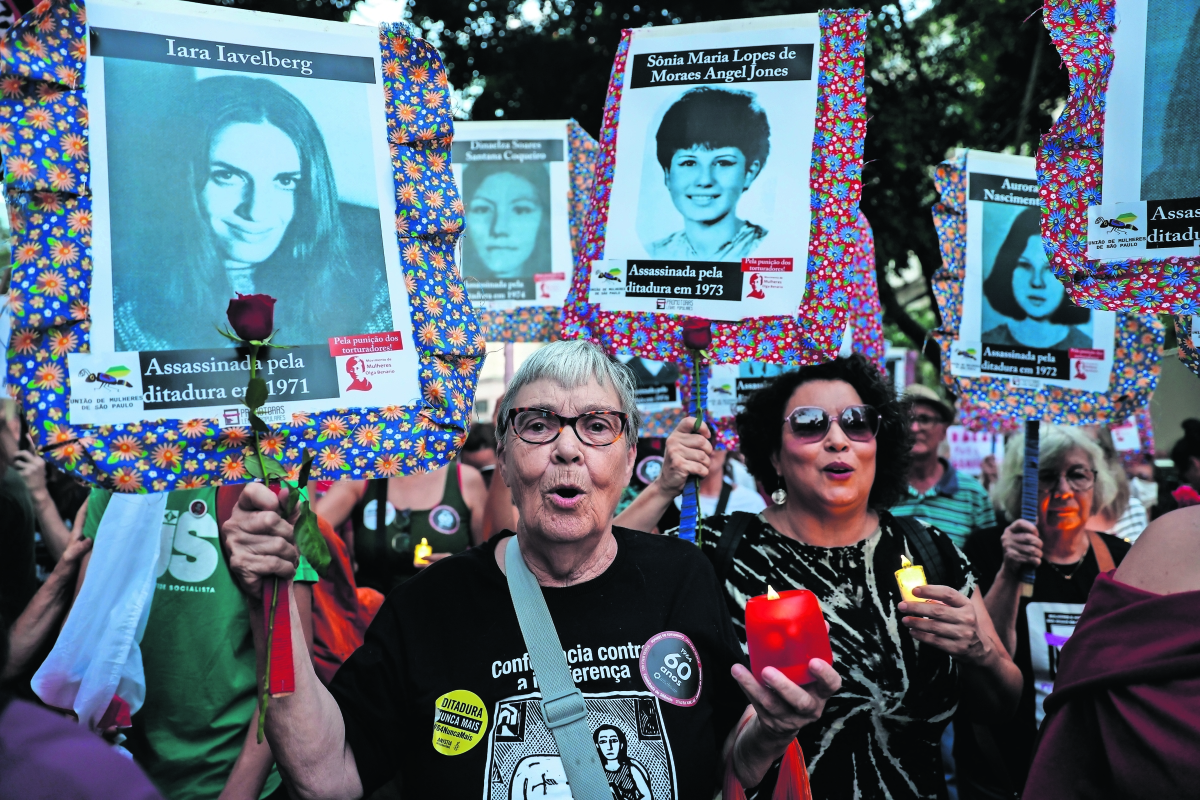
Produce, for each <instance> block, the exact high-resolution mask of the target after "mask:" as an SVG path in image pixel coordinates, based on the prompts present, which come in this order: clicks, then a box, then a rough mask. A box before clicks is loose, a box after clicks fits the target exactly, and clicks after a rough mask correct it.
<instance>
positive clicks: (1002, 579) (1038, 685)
mask: <svg viewBox="0 0 1200 800" xmlns="http://www.w3.org/2000/svg"><path fill="white" fill-rule="evenodd" d="M1024 452H1025V437H1024V436H1023V435H1018V436H1016V437H1015V438H1013V439H1011V440H1010V441H1009V442H1008V444H1007V445H1006V447H1005V458H1004V464H1003V466H1002V467H1001V471H1000V480H999V483H998V484H997V486H996V503H997V505H998V506H1000V510H1001V511H1002V512H1004V514H1006V515H1007V517H1008V519H1009V520H1014V521H1013V522H1011V523H1010V524H1008V525H1007V526H1004V527H996V528H993V529H991V530H987V531H980V532H979V533H976V534H975V535H973V536H972V537H971V538H970V539H969V540H968V541H967V544H966V547H964V548H963V550H964V552H966V554H967V556H968V557H969V558H970V559H971V564H972V565H973V566H974V567H975V571H976V574H977V575H978V577H979V584H980V586H981V588H982V589H983V591H984V603H985V604H986V605H987V608H988V612H989V613H990V614H991V617H992V622H993V623H994V624H995V626H996V633H997V634H998V635H999V636H1000V640H1001V641H1002V642H1003V643H1004V646H1005V647H1006V648H1007V649H1008V651H1009V652H1010V653H1011V654H1012V655H1013V660H1014V661H1016V663H1017V666H1019V667H1020V668H1021V674H1022V677H1023V678H1024V683H1025V685H1024V689H1023V691H1022V695H1021V700H1020V703H1019V704H1018V706H1017V713H1016V715H1015V716H1014V717H1013V718H1012V719H1011V720H1007V721H1004V722H998V723H996V724H993V725H991V726H990V728H991V731H990V734H991V735H990V739H991V740H992V742H988V743H986V744H985V745H980V744H979V743H978V742H975V741H974V740H973V738H972V737H970V736H969V735H968V736H966V737H964V736H963V735H961V733H962V732H961V731H959V736H958V739H959V741H958V742H957V744H956V756H958V764H959V777H960V784H961V783H962V782H963V781H964V779H965V782H966V783H968V785H971V784H974V785H975V786H976V787H986V788H987V789H989V790H990V791H1002V792H1005V793H1007V794H1006V795H1005V796H1012V793H1013V792H1017V793H1019V792H1020V791H1021V789H1022V787H1023V786H1024V784H1025V776H1026V774H1027V772H1028V769H1029V761H1030V758H1031V756H1032V752H1033V743H1034V739H1035V737H1036V735H1037V729H1038V725H1040V724H1041V721H1042V717H1043V710H1042V702H1043V700H1045V698H1046V696H1047V695H1048V694H1049V693H1050V692H1051V690H1052V689H1053V688H1054V672H1055V665H1056V664H1057V661H1058V650H1059V648H1061V647H1062V645H1063V643H1064V642H1065V641H1066V640H1067V638H1068V637H1069V636H1070V635H1071V631H1072V630H1073V629H1074V626H1075V620H1076V619H1077V618H1078V616H1079V614H1081V613H1082V612H1083V605H1084V603H1085V602H1087V598H1088V593H1089V592H1090V591H1091V588H1092V583H1093V582H1094V581H1095V580H1096V578H1097V576H1099V574H1100V573H1101V572H1108V571H1110V570H1112V569H1114V568H1115V567H1116V566H1117V565H1119V564H1120V563H1121V559H1123V558H1124V557H1125V554H1126V553H1127V552H1129V545H1128V544H1127V543H1126V542H1124V541H1122V540H1121V539H1118V538H1117V537H1115V536H1109V535H1108V534H1105V533H1096V532H1095V531H1089V530H1088V529H1087V522H1088V519H1089V518H1091V517H1092V515H1093V514H1095V513H1098V512H1099V510H1100V509H1103V508H1105V507H1106V506H1108V505H1109V504H1110V503H1111V502H1112V501H1113V498H1114V497H1115V496H1116V491H1117V487H1116V484H1115V483H1114V481H1113V477H1112V475H1111V473H1110V472H1109V470H1108V469H1106V467H1105V460H1104V453H1103V451H1102V450H1101V449H1100V447H1099V445H1097V444H1096V443H1095V441H1093V440H1092V439H1091V437H1089V436H1088V435H1087V434H1086V433H1085V432H1084V431H1083V430H1081V429H1079V428H1067V427H1060V426H1057V425H1050V426H1042V432H1041V440H1040V449H1039V458H1038V504H1037V513H1038V518H1037V523H1036V524H1035V523H1032V522H1027V521H1025V520H1022V519H1021V518H1020V517H1021V491H1022V485H1023V463H1022V462H1023V456H1024ZM1026 567H1034V568H1035V575H1036V581H1035V583H1034V585H1033V594H1032V596H1031V597H1023V596H1022V591H1021V573H1022V571H1023V570H1024V569H1025V568H1026ZM959 727H962V726H959ZM983 738H984V739H987V738H989V737H988V736H987V735H985V736H984V737H983ZM989 749H990V750H992V751H993V752H992V754H990V755H989V754H988V753H987V752H986V750H989ZM997 750H998V751H999V755H1000V756H1001V758H1000V759H999V760H1000V761H1002V762H1003V765H1004V769H998V768H997V767H998V764H997V759H996V758H994V756H995V755H996V753H995V751H997ZM971 796H975V795H974V794H972V795H971Z"/></svg>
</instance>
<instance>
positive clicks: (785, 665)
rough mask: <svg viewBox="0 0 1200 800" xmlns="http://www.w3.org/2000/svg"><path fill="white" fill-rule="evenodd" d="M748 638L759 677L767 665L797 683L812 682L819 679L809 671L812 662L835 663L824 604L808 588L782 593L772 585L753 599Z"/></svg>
mask: <svg viewBox="0 0 1200 800" xmlns="http://www.w3.org/2000/svg"><path fill="white" fill-rule="evenodd" d="M746 640H747V643H748V644H749V646H750V669H751V671H752V672H753V673H754V677H755V678H757V679H759V680H762V671H763V669H764V668H766V667H775V668H776V669H778V670H779V671H780V672H782V673H783V674H784V675H785V676H787V678H788V679H789V680H791V681H792V682H793V683H797V684H806V683H812V682H813V681H814V680H816V679H815V678H814V677H813V676H812V675H811V674H810V673H809V669H808V662H809V661H811V660H812V659H814V658H819V659H821V660H822V661H824V662H825V663H827V664H832V663H833V649H832V648H831V647H830V645H829V631H828V629H827V628H826V625H825V617H824V615H822V614H821V604H820V603H819V602H818V601H817V597H816V595H814V594H813V593H812V592H810V591H808V590H807V589H795V590H793V591H788V592H783V593H778V592H776V591H775V590H774V589H772V588H771V587H770V586H768V587H767V594H765V595H760V596H759V597H752V598H750V600H749V602H747V603H746Z"/></svg>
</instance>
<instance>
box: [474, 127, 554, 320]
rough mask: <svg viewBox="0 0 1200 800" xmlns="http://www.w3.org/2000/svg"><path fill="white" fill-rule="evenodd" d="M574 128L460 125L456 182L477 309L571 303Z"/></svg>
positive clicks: (504, 309)
mask: <svg viewBox="0 0 1200 800" xmlns="http://www.w3.org/2000/svg"><path fill="white" fill-rule="evenodd" d="M567 124H568V123H567V120H553V121H545V122H541V121H537V122H458V123H455V125H454V144H453V146H452V154H453V158H452V160H453V170H454V179H455V181H457V183H458V187H459V191H460V193H461V194H462V199H463V206H464V207H465V209H466V219H467V224H466V228H465V229H464V230H463V237H462V244H461V248H462V249H461V253H462V256H461V261H460V263H461V269H462V276H463V282H464V283H465V284H466V287H467V294H468V295H469V296H470V298H471V304H472V305H474V306H475V307H476V308H485V309H489V310H493V311H513V310H516V309H518V308H528V307H536V306H552V307H555V308H558V307H560V306H561V305H562V304H563V303H564V302H565V301H566V298H567V289H568V288H569V287H570V285H571V274H572V271H573V269H572V264H571V220H570V208H569V193H570V175H569V171H568V165H569V163H570V157H571V155H570V148H569V146H568V138H567Z"/></svg>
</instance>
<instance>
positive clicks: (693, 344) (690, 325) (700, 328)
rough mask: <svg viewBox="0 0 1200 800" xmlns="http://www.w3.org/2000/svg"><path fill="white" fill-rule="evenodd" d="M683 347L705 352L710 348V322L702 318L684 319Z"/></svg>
mask: <svg viewBox="0 0 1200 800" xmlns="http://www.w3.org/2000/svg"><path fill="white" fill-rule="evenodd" d="M683 346H684V347H686V348H688V349H689V350H707V349H708V348H709V347H710V346H712V321H711V320H707V319H704V318H703V317H685V318H684V320H683Z"/></svg>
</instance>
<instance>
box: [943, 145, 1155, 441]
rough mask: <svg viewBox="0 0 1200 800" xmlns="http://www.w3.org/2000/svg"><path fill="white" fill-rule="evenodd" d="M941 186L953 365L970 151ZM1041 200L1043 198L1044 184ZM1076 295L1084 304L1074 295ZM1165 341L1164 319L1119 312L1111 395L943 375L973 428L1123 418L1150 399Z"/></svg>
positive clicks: (946, 342) (952, 164)
mask: <svg viewBox="0 0 1200 800" xmlns="http://www.w3.org/2000/svg"><path fill="white" fill-rule="evenodd" d="M1039 167H1040V165H1039ZM1039 173H1040V168H1039ZM934 184H935V185H936V186H937V189H938V192H939V193H940V195H941V200H940V202H938V203H937V204H936V205H934V207H933V224H934V227H935V228H936V229H937V234H938V243H939V245H940V246H941V251H942V266H941V267H940V268H939V269H938V271H937V272H936V273H934V276H933V295H934V297H935V298H936V299H937V304H938V311H939V312H940V314H941V318H942V327H941V328H938V329H937V330H935V331H934V332H933V337H934V339H935V340H936V341H937V342H938V345H939V346H940V348H941V351H942V363H943V364H949V363H950V348H951V344H952V342H953V340H954V337H955V336H956V335H957V332H958V328H959V325H960V323H961V321H962V292H963V279H964V277H965V275H966V269H967V259H966V252H967V171H966V154H965V153H964V154H962V155H961V156H959V157H958V158H956V159H954V160H951V161H944V162H942V163H941V164H940V165H938V168H937V171H936V172H935V175H934ZM1042 198H1043V203H1044V202H1045V198H1046V190H1045V187H1044V185H1043V188H1042ZM1042 214H1043V216H1042V237H1043V238H1042V241H1043V244H1044V245H1046V247H1047V249H1048V250H1049V247H1050V245H1049V244H1048V243H1047V238H1046V236H1047V234H1046V225H1047V223H1046V207H1045V205H1043V207H1042ZM1064 283H1066V281H1064ZM1071 297H1072V299H1075V300H1076V302H1078V298H1077V296H1076V295H1075V294H1074V293H1072V295H1071ZM1081 305H1082V304H1081ZM1091 307H1092V308H1100V306H1096V305H1093V306H1091ZM1162 345H1163V326H1162V323H1161V322H1159V320H1158V318H1157V317H1155V316H1138V315H1136V314H1132V313H1121V312H1118V314H1117V326H1116V337H1115V341H1114V344H1113V351H1114V352H1113V369H1112V380H1111V382H1110V385H1109V390H1108V392H1106V393H1103V394H1101V393H1098V392H1083V391H1079V390H1077V389H1065V388H1063V387H1061V386H1045V387H1042V388H1040V389H1024V388H1018V387H1014V386H1012V385H1011V383H1010V382H1009V381H1007V380H1005V379H1003V378H963V377H956V376H954V375H951V374H950V371H949V370H948V369H943V370H942V380H943V382H944V383H945V384H946V386H947V388H949V390H950V391H951V392H953V393H954V394H955V395H957V396H958V417H959V420H960V422H961V424H963V425H966V426H967V427H968V428H969V429H970V430H987V431H995V432H1002V433H1009V432H1015V431H1016V430H1018V429H1019V428H1020V426H1021V423H1022V422H1023V421H1024V420H1025V419H1040V420H1043V421H1046V422H1052V423H1055V424H1059V425H1087V424H1093V423H1105V422H1120V421H1122V420H1124V419H1126V418H1127V417H1129V416H1130V415H1131V414H1133V413H1134V412H1136V411H1138V410H1139V409H1141V408H1143V407H1145V405H1146V404H1147V403H1148V402H1149V401H1150V395H1151V394H1152V393H1153V392H1154V388H1155V387H1156V386H1157V385H1158V373H1159V367H1158V358H1159V352H1160V350H1161V349H1162Z"/></svg>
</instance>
